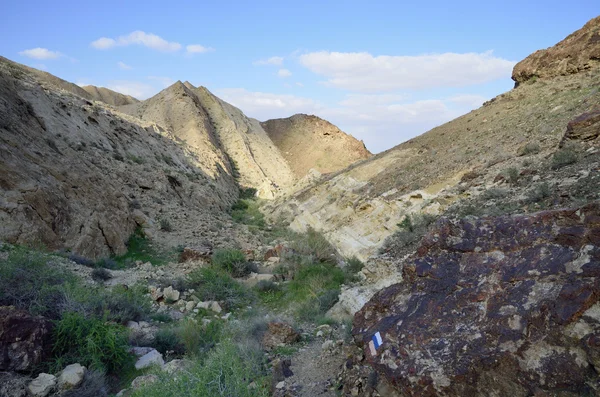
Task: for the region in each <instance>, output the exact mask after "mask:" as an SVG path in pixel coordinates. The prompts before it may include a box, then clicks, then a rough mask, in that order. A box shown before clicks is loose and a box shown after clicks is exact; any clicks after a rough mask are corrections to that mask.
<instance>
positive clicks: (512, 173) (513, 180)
mask: <svg viewBox="0 0 600 397" xmlns="http://www.w3.org/2000/svg"><path fill="white" fill-rule="evenodd" d="M502 175H504V177H505V178H506V180H507V181H508V183H510V184H511V185H516V184H517V182H518V181H519V170H518V169H516V168H515V167H510V168H507V169H505V170H504V171H502Z"/></svg>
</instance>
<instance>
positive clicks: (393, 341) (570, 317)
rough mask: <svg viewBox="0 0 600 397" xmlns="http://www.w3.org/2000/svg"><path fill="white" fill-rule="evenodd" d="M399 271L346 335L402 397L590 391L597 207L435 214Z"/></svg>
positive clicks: (597, 318) (597, 313)
mask: <svg viewBox="0 0 600 397" xmlns="http://www.w3.org/2000/svg"><path fill="white" fill-rule="evenodd" d="M401 269H402V270H401V271H402V273H403V281H402V282H400V283H397V284H394V285H392V286H390V287H387V288H385V289H383V290H381V291H380V292H378V293H377V294H375V296H373V298H372V299H371V300H370V301H369V302H368V303H367V304H366V305H365V306H364V307H363V308H362V309H361V310H360V311H359V312H358V313H356V315H355V317H354V322H353V329H352V333H353V335H354V340H355V341H356V342H357V343H358V344H359V345H360V346H361V347H362V349H363V352H364V354H365V357H366V362H368V363H369V365H370V366H372V367H373V368H374V369H375V371H376V372H377V373H378V374H379V376H380V377H382V378H385V379H387V381H388V382H389V384H391V385H394V387H395V388H396V389H397V390H398V391H402V394H403V395H406V396H426V395H427V396H428V395H446V396H459V395H460V396H467V395H468V396H487V395H489V394H490V391H491V390H494V393H496V394H497V395H511V396H527V395H559V394H561V393H563V394H561V395H586V394H592V395H593V394H596V392H595V391H594V390H592V389H591V388H590V385H591V384H594V382H596V380H597V375H596V371H595V370H594V368H600V342H599V341H600V302H599V301H598V296H600V202H594V203H591V204H589V205H586V206H584V207H580V208H573V209H562V210H552V211H544V212H539V213H535V214H531V215H518V216H501V217H496V218H465V219H460V220H448V219H445V218H442V219H440V220H439V221H438V222H437V223H436V224H435V226H434V227H433V228H432V230H430V232H429V233H428V234H427V235H426V236H425V237H424V238H423V239H422V240H421V243H420V245H419V246H418V247H417V251H416V253H414V254H413V255H411V256H410V257H408V258H407V259H406V260H405V261H403V267H402V268H401ZM376 333H379V336H380V337H381V346H379V347H377V346H376V345H375V344H374V342H373V338H374V336H375V335H376Z"/></svg>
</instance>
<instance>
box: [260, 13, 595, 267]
mask: <svg viewBox="0 0 600 397" xmlns="http://www.w3.org/2000/svg"><path fill="white" fill-rule="evenodd" d="M591 23H592V27H590V24H588V25H586V27H585V28H584V29H588V30H589V29H592V28H593V26H598V24H599V23H600V19H598V18H596V19H594V20H592V22H591ZM577 34H578V33H575V34H574V35H577ZM587 43H588V46H589V47H591V48H588V47H586V51H587V52H588V53H593V52H594V51H595V49H597V48H600V41H594V40H589V41H588V42H587ZM562 54H566V53H564V52H560V53H557V54H556V55H557V56H558V55H562ZM563 61H564V60H563ZM560 62H561V59H554V60H552V61H551V62H549V63H548V65H554V64H556V63H560ZM542 75H543V73H542ZM599 86H600V69H599V68H598V67H597V64H595V63H594V64H590V69H588V70H582V71H580V72H579V73H576V74H569V75H566V76H554V77H552V78H540V79H537V80H531V82H530V83H529V84H521V85H520V86H519V87H518V88H515V89H513V90H511V91H509V92H507V93H505V94H502V95H500V96H498V97H496V98H494V99H493V100H491V101H488V102H487V103H486V104H484V106H482V107H481V108H479V109H477V110H474V111H472V112H470V113H468V114H466V115H464V116H462V117H459V118H457V119H455V120H453V121H451V122H449V123H446V124H444V125H442V126H440V127H437V128H434V129H432V130H431V131H429V132H427V133H425V134H423V135H421V136H419V137H416V138H414V139H411V140H410V141H408V142H405V143H403V144H401V145H398V146H396V147H395V148H393V149H390V150H388V151H386V152H384V153H381V154H378V155H376V156H374V157H372V158H370V159H368V160H367V161H364V162H361V163H358V164H356V165H353V166H350V167H349V168H348V169H346V170H344V171H342V172H339V173H336V174H335V175H332V176H329V177H327V178H324V179H323V180H321V181H320V182H318V183H316V184H314V185H313V186H311V187H308V188H305V189H304V190H302V191H300V192H297V193H296V194H294V195H292V196H290V197H288V198H282V199H280V200H278V201H277V202H275V203H273V204H272V205H271V206H270V207H269V208H268V211H270V212H271V214H272V215H273V216H274V217H279V216H283V217H284V218H285V219H288V220H289V221H291V222H292V226H293V227H294V228H296V229H299V230H301V229H304V228H305V227H306V226H312V227H314V228H316V229H317V230H321V231H323V232H325V234H326V235H327V236H328V238H329V239H330V241H332V242H333V243H334V244H335V245H336V246H337V247H338V248H339V249H340V250H341V251H342V252H343V253H344V254H346V255H349V256H350V255H357V256H359V257H360V258H363V259H366V258H367V257H369V256H370V255H372V254H374V253H375V252H376V251H377V249H378V247H380V246H381V245H382V244H383V242H384V240H385V238H386V237H387V236H389V235H391V234H392V233H393V232H394V231H396V230H398V226H397V224H398V223H399V222H400V221H401V220H402V219H403V218H404V217H405V216H406V215H407V214H411V213H420V212H429V213H432V214H441V213H443V212H444V211H445V209H447V208H448V207H449V206H450V205H451V204H452V203H454V202H456V201H457V200H458V201H460V200H461V199H463V198H469V197H471V196H473V197H475V196H478V195H481V194H482V193H483V192H484V191H485V190H487V189H489V188H494V187H497V186H498V185H499V184H501V183H502V179H500V180H496V177H497V175H498V174H500V173H502V172H505V171H507V170H509V169H511V168H514V169H515V171H516V172H517V173H520V172H526V173H529V176H528V177H526V178H523V180H528V181H529V185H526V186H523V187H522V188H523V190H525V189H531V188H533V187H534V185H535V183H536V182H535V181H532V175H535V174H540V173H541V174H542V175H541V176H542V180H543V175H544V174H543V173H547V172H549V171H550V170H549V169H548V165H547V164H548V162H549V161H550V160H551V157H552V155H553V153H555V152H556V151H557V150H558V149H559V144H560V142H561V141H562V139H563V136H564V134H565V130H566V127H567V124H568V123H569V121H571V120H572V119H574V118H575V117H577V116H579V115H580V114H582V113H584V112H588V111H590V110H593V109H595V108H596V107H597V106H598V105H600V91H599V89H598V87H599ZM527 148H533V149H534V150H531V151H529V150H528V149H527ZM526 153H528V155H527V156H523V157H520V155H522V154H526ZM580 157H581V158H586V159H588V160H586V161H587V162H582V163H581V164H582V165H581V166H582V167H590V166H591V167H594V164H595V163H594V161H593V159H594V158H597V157H598V155H597V154H589V153H588V154H585V155H581V156H580ZM582 172H584V171H583V170H582ZM467 173H468V174H467ZM465 174H467V176H466V177H465V179H463V182H464V181H465V180H467V177H473V176H478V179H477V183H476V185H473V184H471V185H468V184H465V183H462V182H461V179H462V177H463V176H464V175H465ZM550 174H551V173H548V174H547V175H550ZM584 174H585V175H587V176H586V178H591V177H592V176H590V175H591V174H587V173H585V172H584ZM584 174H579V176H577V178H575V179H572V180H569V182H568V183H575V181H577V180H578V178H581V177H582V175H584ZM539 178H540V177H538V179H539ZM562 178H566V176H565V175H562ZM548 183H549V184H550V186H553V187H554V186H556V189H557V190H558V189H559V188H560V191H561V192H562V193H561V194H564V195H566V197H570V193H569V187H568V184H566V183H567V182H565V183H563V182H562V181H557V180H554V179H549V180H548ZM561 184H562V185H561ZM467 186H469V187H470V188H471V189H472V190H469V191H465V189H466V187H467ZM598 190H599V191H600V189H598ZM519 194H522V193H519ZM560 203H561V201H560V200H558V201H557V202H556V205H560ZM562 204H565V202H564V201H563V202H562Z"/></svg>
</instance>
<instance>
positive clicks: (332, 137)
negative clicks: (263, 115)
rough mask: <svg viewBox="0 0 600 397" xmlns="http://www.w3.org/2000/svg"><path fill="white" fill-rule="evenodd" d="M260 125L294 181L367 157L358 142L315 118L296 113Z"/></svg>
mask: <svg viewBox="0 0 600 397" xmlns="http://www.w3.org/2000/svg"><path fill="white" fill-rule="evenodd" d="M261 125H262V127H263V128H264V129H265V131H266V132H267V134H269V137H270V138H271V140H272V141H273V143H274V144H275V146H277V148H278V149H279V151H280V152H281V154H282V155H283V157H284V158H285V160H286V161H287V162H288V164H289V165H290V167H291V169H292V171H293V172H294V176H295V177H296V178H298V179H301V178H303V177H304V176H306V175H307V174H308V171H309V170H310V169H311V168H312V169H315V170H317V171H318V172H320V173H322V174H325V173H331V172H335V171H339V170H342V169H344V168H346V167H348V166H349V165H351V164H353V163H355V162H357V161H360V160H364V159H367V158H369V157H370V156H371V153H370V152H369V151H368V150H367V148H366V147H365V145H364V144H363V142H362V141H358V140H357V139H355V138H354V137H352V136H351V135H348V134H345V133H344V132H343V131H341V130H340V129H339V128H337V127H336V126H335V125H333V124H331V123H330V122H328V121H326V120H323V119H321V118H319V117H317V116H313V115H306V114H296V115H294V116H292V117H288V118H285V119H274V120H267V121H265V122H263V123H261Z"/></svg>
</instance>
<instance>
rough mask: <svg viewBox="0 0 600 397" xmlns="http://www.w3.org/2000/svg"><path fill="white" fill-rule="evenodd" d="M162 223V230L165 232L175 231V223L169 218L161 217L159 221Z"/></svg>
mask: <svg viewBox="0 0 600 397" xmlns="http://www.w3.org/2000/svg"><path fill="white" fill-rule="evenodd" d="M159 223H160V230H162V231H163V232H172V231H173V225H171V222H170V221H169V220H168V219H164V218H163V219H161V220H160V221H159Z"/></svg>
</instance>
